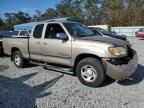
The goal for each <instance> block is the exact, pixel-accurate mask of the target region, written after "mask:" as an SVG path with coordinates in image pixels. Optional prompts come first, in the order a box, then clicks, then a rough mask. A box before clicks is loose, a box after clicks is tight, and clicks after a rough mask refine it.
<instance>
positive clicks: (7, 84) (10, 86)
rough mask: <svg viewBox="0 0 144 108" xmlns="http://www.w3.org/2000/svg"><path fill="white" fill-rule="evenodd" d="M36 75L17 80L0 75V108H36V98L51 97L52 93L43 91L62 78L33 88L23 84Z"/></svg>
mask: <svg viewBox="0 0 144 108" xmlns="http://www.w3.org/2000/svg"><path fill="white" fill-rule="evenodd" d="M36 74H37V73H32V74H28V75H24V76H22V77H19V78H9V77H6V76H2V75H0V108H36V107H37V106H36V104H35V102H36V98H42V97H45V96H48V95H51V94H52V92H47V93H44V92H45V90H46V89H48V88H50V87H52V86H53V85H54V84H55V83H56V82H57V81H58V80H59V79H60V78H61V77H63V75H61V76H58V77H56V78H54V79H52V80H50V81H46V82H44V83H42V84H39V85H36V86H33V87H32V86H30V85H27V84H25V83H24V81H26V80H28V79H30V78H31V77H33V76H35V75H36Z"/></svg>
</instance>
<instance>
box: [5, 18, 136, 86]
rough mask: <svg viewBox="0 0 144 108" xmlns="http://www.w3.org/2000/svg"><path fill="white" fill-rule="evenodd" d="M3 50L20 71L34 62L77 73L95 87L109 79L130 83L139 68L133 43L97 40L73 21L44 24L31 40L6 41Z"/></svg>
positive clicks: (103, 38) (34, 31)
mask: <svg viewBox="0 0 144 108" xmlns="http://www.w3.org/2000/svg"><path fill="white" fill-rule="evenodd" d="M3 47H4V53H5V54H7V55H10V56H11V60H12V61H13V62H14V64H15V66H16V67H18V68H22V67H23V66H24V65H26V63H28V61H30V63H32V64H37V65H40V66H43V67H47V68H49V69H53V70H57V71H62V72H67V71H69V72H73V74H76V75H77V77H78V79H79V80H80V81H81V82H82V83H83V84H85V85H87V86H91V87H97V86H100V85H101V84H102V83H103V81H104V80H105V76H106V75H108V76H110V77H111V78H113V79H116V80H122V79H126V78H128V77H129V76H130V75H132V74H133V73H134V72H135V70H136V69H137V66H138V64H137V61H138V56H137V53H136V51H135V50H134V49H132V48H131V45H130V43H128V42H126V41H122V40H119V39H115V38H111V37H101V36H96V35H95V34H94V33H93V32H92V31H91V30H90V29H89V28H87V27H86V26H83V25H82V24H80V23H76V22H71V21H50V22H40V23H38V24H36V25H35V26H34V27H33V29H32V32H31V35H30V37H29V38H28V37H25V38H15V39H13V38H5V39H4V41H3Z"/></svg>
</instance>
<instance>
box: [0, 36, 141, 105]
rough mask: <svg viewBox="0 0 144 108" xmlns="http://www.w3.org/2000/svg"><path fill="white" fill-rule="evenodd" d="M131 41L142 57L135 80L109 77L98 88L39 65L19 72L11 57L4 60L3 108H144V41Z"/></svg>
mask: <svg viewBox="0 0 144 108" xmlns="http://www.w3.org/2000/svg"><path fill="white" fill-rule="evenodd" d="M129 40H130V42H131V43H132V45H133V47H134V48H135V49H136V50H137V51H138V55H139V66H138V69H137V71H136V73H135V74H134V75H133V76H132V78H133V80H125V81H119V82H116V81H114V80H111V79H109V78H108V79H107V80H106V81H105V82H104V84H103V86H102V87H99V88H90V87H87V86H84V85H82V84H81V83H80V82H79V81H78V79H77V78H76V77H75V76H72V75H67V74H62V73H59V72H54V71H50V70H45V69H43V68H42V67H39V66H29V67H27V68H24V69H17V68H16V67H15V66H14V64H13V63H12V62H10V58H7V57H1V58H0V108H103V107H104V108H144V80H143V79H144V49H143V48H144V47H143V46H144V40H138V39H137V38H129Z"/></svg>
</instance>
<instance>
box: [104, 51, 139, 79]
mask: <svg viewBox="0 0 144 108" xmlns="http://www.w3.org/2000/svg"><path fill="white" fill-rule="evenodd" d="M103 62H104V67H105V71H106V74H107V75H108V76H109V77H111V78H113V79H115V80H122V79H126V78H128V77H129V76H131V75H132V74H133V73H134V72H135V71H136V69H137V67H138V63H137V62H138V56H137V54H136V52H135V53H134V55H133V59H132V60H130V61H129V62H128V64H123V65H114V64H111V63H110V62H108V61H107V59H105V58H103Z"/></svg>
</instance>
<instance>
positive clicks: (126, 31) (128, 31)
mask: <svg viewBox="0 0 144 108" xmlns="http://www.w3.org/2000/svg"><path fill="white" fill-rule="evenodd" d="M140 28H144V26H132V27H112V28H111V31H115V32H116V33H118V34H122V35H126V36H135V32H136V31H138V30H139V29H140Z"/></svg>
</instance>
